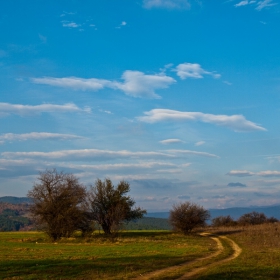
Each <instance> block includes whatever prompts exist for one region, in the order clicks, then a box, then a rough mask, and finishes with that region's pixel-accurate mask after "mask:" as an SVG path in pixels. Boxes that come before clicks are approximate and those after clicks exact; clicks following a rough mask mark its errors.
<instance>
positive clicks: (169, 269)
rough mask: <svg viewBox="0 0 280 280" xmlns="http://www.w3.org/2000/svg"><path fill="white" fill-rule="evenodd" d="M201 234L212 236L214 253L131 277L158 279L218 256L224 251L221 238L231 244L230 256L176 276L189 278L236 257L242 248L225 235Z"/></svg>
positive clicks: (143, 279)
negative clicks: (215, 247)
mask: <svg viewBox="0 0 280 280" xmlns="http://www.w3.org/2000/svg"><path fill="white" fill-rule="evenodd" d="M201 235H203V236H209V238H212V239H213V240H215V241H216V243H217V250H216V252H215V253H213V254H211V255H208V256H206V257H203V258H198V259H195V260H193V261H188V262H186V263H182V264H180V265H176V266H171V267H167V268H163V269H160V270H156V271H152V272H150V273H146V274H144V275H139V277H137V278H133V279H134V280H148V279H153V278H158V279H160V276H164V275H167V274H169V273H172V271H176V270H179V269H182V268H184V267H186V268H187V267H188V266H191V265H194V264H196V263H197V264H199V262H202V261H205V260H209V261H210V260H211V259H214V258H215V257H217V256H219V255H220V254H221V253H222V252H223V251H224V247H223V245H222V242H221V239H223V240H224V241H226V242H227V243H228V244H229V245H230V246H231V248H232V249H233V253H232V254H231V255H230V256H227V257H225V258H224V259H221V260H217V261H215V260H213V262H209V263H208V264H207V265H201V266H199V265H198V267H196V268H194V269H191V268H190V271H189V272H187V273H185V274H184V275H183V276H181V277H179V278H177V280H186V279H191V278H192V277H193V276H195V275H197V274H199V273H201V272H202V271H204V270H207V269H209V268H211V267H214V266H218V265H220V264H222V263H225V262H228V261H231V260H233V259H235V258H237V257H238V256H239V255H240V253H241V251H242V249H241V248H240V247H239V246H238V245H237V244H236V243H235V242H234V241H233V240H232V239H230V238H228V237H226V236H213V235H211V234H210V233H202V234H201ZM174 279H176V278H174Z"/></svg>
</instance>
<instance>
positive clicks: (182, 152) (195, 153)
mask: <svg viewBox="0 0 280 280" xmlns="http://www.w3.org/2000/svg"><path fill="white" fill-rule="evenodd" d="M166 152H169V153H171V154H177V155H194V156H201V157H212V158H219V156H217V155H214V154H210V153H206V152H198V151H190V150H166Z"/></svg>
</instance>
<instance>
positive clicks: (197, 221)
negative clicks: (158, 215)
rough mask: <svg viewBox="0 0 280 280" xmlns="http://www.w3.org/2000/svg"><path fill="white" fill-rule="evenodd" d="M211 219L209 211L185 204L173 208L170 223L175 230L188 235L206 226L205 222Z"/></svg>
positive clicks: (195, 205) (188, 203)
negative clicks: (195, 229) (197, 228)
mask: <svg viewBox="0 0 280 280" xmlns="http://www.w3.org/2000/svg"><path fill="white" fill-rule="evenodd" d="M209 218H210V213H209V211H208V210H205V209H204V208H203V207H202V206H199V205H197V204H195V203H191V202H184V203H179V204H177V205H174V206H173V209H172V210H171V211H170V216H169V222H170V224H171V226H172V227H173V229H174V230H176V231H181V232H183V233H184V234H187V233H189V232H191V231H192V230H193V229H194V228H196V227H201V226H205V222H206V220H208V219H209Z"/></svg>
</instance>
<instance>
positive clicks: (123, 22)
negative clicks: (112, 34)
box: [116, 21, 127, 29]
mask: <svg viewBox="0 0 280 280" xmlns="http://www.w3.org/2000/svg"><path fill="white" fill-rule="evenodd" d="M126 25H127V22H125V21H122V22H121V24H120V25H119V26H117V27H116V28H118V29H120V28H122V27H123V26H126Z"/></svg>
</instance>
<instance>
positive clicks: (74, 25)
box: [61, 20, 81, 28]
mask: <svg viewBox="0 0 280 280" xmlns="http://www.w3.org/2000/svg"><path fill="white" fill-rule="evenodd" d="M61 23H62V26H63V27H68V28H78V27H80V26H81V25H80V24H77V23H76V22H73V21H66V20H63V21H62V22H61Z"/></svg>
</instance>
